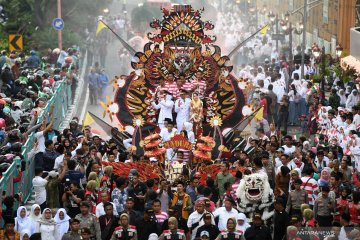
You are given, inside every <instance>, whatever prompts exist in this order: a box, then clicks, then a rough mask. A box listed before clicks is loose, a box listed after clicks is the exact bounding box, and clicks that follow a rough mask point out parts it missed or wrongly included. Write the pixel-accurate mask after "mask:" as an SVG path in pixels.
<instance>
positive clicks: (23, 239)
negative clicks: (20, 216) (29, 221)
mask: <svg viewBox="0 0 360 240" xmlns="http://www.w3.org/2000/svg"><path fill="white" fill-rule="evenodd" d="M30 236H31V233H30V230H29V229H24V230H22V231H21V232H20V240H29V239H30Z"/></svg>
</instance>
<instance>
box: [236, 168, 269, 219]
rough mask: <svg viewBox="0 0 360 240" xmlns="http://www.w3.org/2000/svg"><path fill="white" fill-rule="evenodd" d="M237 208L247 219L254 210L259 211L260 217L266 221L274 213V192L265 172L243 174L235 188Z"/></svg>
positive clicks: (250, 217)
mask: <svg viewBox="0 0 360 240" xmlns="http://www.w3.org/2000/svg"><path fill="white" fill-rule="evenodd" d="M236 196H237V198H238V200H239V204H238V209H239V210H240V212H243V213H245V215H246V216H247V218H248V219H249V221H251V219H252V215H253V213H254V212H261V213H262V219H263V220H264V221H268V220H270V219H271V217H272V215H273V214H274V193H273V190H272V189H271V187H270V184H269V181H268V178H267V175H266V174H260V173H254V174H251V175H245V176H244V178H243V179H242V180H241V181H240V184H239V187H238V189H237V190H236Z"/></svg>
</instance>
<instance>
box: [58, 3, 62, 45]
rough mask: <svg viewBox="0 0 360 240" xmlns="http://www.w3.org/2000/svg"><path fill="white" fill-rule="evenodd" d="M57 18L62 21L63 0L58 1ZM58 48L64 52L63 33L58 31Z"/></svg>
mask: <svg viewBox="0 0 360 240" xmlns="http://www.w3.org/2000/svg"><path fill="white" fill-rule="evenodd" d="M57 17H58V18H60V19H61V0H57ZM57 32H58V48H59V49H60V50H62V31H61V30H58V31H57Z"/></svg>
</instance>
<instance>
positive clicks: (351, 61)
mask: <svg viewBox="0 0 360 240" xmlns="http://www.w3.org/2000/svg"><path fill="white" fill-rule="evenodd" d="M348 66H350V67H352V68H354V69H355V70H356V72H357V73H358V74H360V60H359V59H357V58H355V57H353V56H347V57H344V58H342V59H341V67H342V68H344V69H346V68H347V67H348Z"/></svg>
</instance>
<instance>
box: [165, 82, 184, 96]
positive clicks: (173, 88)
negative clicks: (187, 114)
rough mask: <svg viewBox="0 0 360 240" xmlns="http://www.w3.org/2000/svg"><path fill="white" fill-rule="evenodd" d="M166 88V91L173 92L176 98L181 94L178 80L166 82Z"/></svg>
mask: <svg viewBox="0 0 360 240" xmlns="http://www.w3.org/2000/svg"><path fill="white" fill-rule="evenodd" d="M164 88H165V89H166V91H168V92H169V93H171V95H172V96H173V98H174V99H175V100H176V99H177V98H178V97H179V96H180V92H179V89H178V86H177V85H176V82H167V83H165V85H164Z"/></svg>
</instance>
